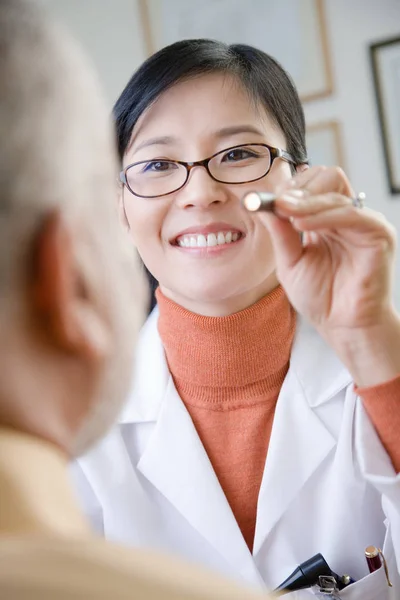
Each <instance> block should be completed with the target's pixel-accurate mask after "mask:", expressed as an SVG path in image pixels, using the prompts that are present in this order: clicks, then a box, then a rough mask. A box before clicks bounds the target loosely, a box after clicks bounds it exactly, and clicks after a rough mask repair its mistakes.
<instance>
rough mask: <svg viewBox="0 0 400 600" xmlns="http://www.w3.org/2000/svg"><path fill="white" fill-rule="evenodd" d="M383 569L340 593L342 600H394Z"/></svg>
mask: <svg viewBox="0 0 400 600" xmlns="http://www.w3.org/2000/svg"><path fill="white" fill-rule="evenodd" d="M392 589H393V588H390V587H389V586H388V582H387V579H386V575H385V570H384V568H383V567H381V568H380V569H378V570H377V571H374V572H373V573H370V574H369V575H367V576H366V577H363V578H362V579H359V580H358V581H356V582H355V583H352V584H351V585H349V586H348V588H346V589H344V590H342V591H341V592H340V598H341V599H342V600H392V598H393V600H394V596H392V595H391V590H392Z"/></svg>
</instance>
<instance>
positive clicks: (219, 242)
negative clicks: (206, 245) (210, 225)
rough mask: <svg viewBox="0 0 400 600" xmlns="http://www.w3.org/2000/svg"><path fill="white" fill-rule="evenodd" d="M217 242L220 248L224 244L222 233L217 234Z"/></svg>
mask: <svg viewBox="0 0 400 600" xmlns="http://www.w3.org/2000/svg"><path fill="white" fill-rule="evenodd" d="M217 242H218V245H219V246H222V244H225V236H224V234H223V233H222V231H220V232H219V234H218V235H217Z"/></svg>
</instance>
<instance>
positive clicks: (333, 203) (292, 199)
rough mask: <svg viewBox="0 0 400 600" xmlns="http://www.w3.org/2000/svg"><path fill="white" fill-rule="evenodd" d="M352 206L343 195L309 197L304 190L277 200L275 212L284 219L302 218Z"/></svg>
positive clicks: (290, 192)
mask: <svg viewBox="0 0 400 600" xmlns="http://www.w3.org/2000/svg"><path fill="white" fill-rule="evenodd" d="M351 205H352V201H351V199H350V198H348V197H347V196H342V195H341V194H336V193H331V194H319V195H316V196H309V195H308V194H307V193H306V192H304V191H303V190H292V191H288V192H286V193H285V194H283V195H282V197H281V198H277V199H276V200H275V211H276V213H277V214H278V215H281V216H283V217H300V216H301V217H302V216H309V215H313V214H318V213H320V212H323V211H326V210H330V209H333V208H338V207H340V206H351Z"/></svg>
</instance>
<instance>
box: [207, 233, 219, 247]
mask: <svg viewBox="0 0 400 600" xmlns="http://www.w3.org/2000/svg"><path fill="white" fill-rule="evenodd" d="M216 245H217V236H216V235H215V233H209V234H208V236H207V246H216Z"/></svg>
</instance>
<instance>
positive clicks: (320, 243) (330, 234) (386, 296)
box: [260, 167, 400, 385]
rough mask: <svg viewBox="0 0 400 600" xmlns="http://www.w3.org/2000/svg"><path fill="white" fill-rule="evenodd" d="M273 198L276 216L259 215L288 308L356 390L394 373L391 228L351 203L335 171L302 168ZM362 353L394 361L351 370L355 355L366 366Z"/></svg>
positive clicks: (397, 334) (397, 340) (397, 345)
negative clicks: (326, 346) (338, 361)
mask: <svg viewBox="0 0 400 600" xmlns="http://www.w3.org/2000/svg"><path fill="white" fill-rule="evenodd" d="M277 195H278V199H277V200H276V216H275V215H272V214H267V213H263V214H262V213H260V218H261V219H263V221H264V222H265V224H266V226H267V228H268V230H269V232H270V235H271V238H272V243H273V246H274V251H275V257H276V264H277V274H278V278H279V280H280V282H281V284H282V286H283V287H284V289H285V291H286V293H287V295H288V297H289V299H290V301H291V303H292V304H293V306H294V308H295V309H296V310H297V311H298V312H299V313H300V314H302V315H303V316H305V317H306V318H307V319H308V320H309V321H310V322H311V323H312V324H313V325H314V326H315V327H316V329H317V330H318V331H319V332H320V333H321V335H323V337H324V338H325V339H327V341H328V343H330V344H331V346H332V347H333V348H334V349H335V350H336V351H337V352H338V354H339V355H341V358H342V359H343V360H344V362H345V363H346V364H347V366H348V368H349V369H350V371H351V372H353V377H355V376H357V379H356V382H357V383H358V384H359V385H372V384H375V383H380V381H379V380H382V381H384V380H385V379H389V378H391V377H394V376H396V375H398V374H400V318H399V315H397V313H396V312H395V309H394V307H393V302H392V287H393V276H394V261H395V246H396V243H395V240H396V234H395V229H394V228H393V227H392V226H391V225H390V224H389V223H388V222H387V221H386V220H385V219H384V218H383V216H382V215H380V214H379V213H377V212H375V211H372V210H369V209H368V208H364V209H359V208H355V207H354V206H353V205H352V201H351V198H352V197H354V195H355V194H354V191H353V189H352V188H351V185H350V183H349V181H348V179H347V178H346V176H345V174H344V173H343V171H342V170H341V169H339V168H336V167H333V168H326V167H312V168H310V169H307V170H306V171H303V172H302V173H300V174H297V175H296V176H295V177H294V178H293V179H292V180H291V181H290V182H289V184H288V185H287V186H286V187H285V188H284V189H281V190H278V191H277ZM300 232H302V233H303V241H301V237H300ZM360 346H361V348H360ZM388 346H390V348H389V347H388ZM360 352H361V354H360ZM366 352H367V354H368V352H369V353H371V352H373V354H374V356H375V358H378V357H377V356H376V354H377V353H378V355H382V354H384V355H385V362H386V363H387V362H388V356H387V355H391V354H392V353H393V352H397V355H398V357H396V360H391V359H389V362H393V363H394V364H392V366H391V367H390V368H384V369H383V370H382V369H380V368H379V367H378V369H376V368H375V369H374V372H373V373H371V372H370V376H368V373H366V374H363V373H361V372H360V369H359V365H358V366H356V365H353V363H354V361H355V360H356V362H357V364H358V363H360V360H361V358H362V359H367V360H365V362H367V363H370V361H371V360H372V356H369V354H368V357H367V356H366ZM357 353H358V355H359V357H358V359H356V357H355V356H353V355H354V354H357ZM370 368H371V367H370ZM354 371H356V373H354ZM361 371H364V369H363V368H362V367H361ZM376 371H379V373H377V372H376ZM365 375H366V376H365ZM370 380H372V383H371V382H370ZM376 380H378V381H376ZM366 381H367V383H366Z"/></svg>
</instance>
